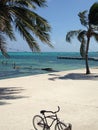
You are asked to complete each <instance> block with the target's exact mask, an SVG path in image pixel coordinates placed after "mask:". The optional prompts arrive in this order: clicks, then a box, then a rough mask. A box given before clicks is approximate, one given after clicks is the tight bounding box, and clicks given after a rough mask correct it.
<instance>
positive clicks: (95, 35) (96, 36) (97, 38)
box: [92, 32, 98, 42]
mask: <svg viewBox="0 0 98 130" xmlns="http://www.w3.org/2000/svg"><path fill="white" fill-rule="evenodd" d="M92 36H93V37H94V39H95V40H96V42H98V33H95V32H93V33H92Z"/></svg>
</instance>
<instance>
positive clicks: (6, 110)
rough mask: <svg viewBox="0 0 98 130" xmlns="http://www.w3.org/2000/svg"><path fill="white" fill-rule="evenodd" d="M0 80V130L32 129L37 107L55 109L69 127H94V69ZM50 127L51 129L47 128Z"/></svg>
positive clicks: (97, 124)
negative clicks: (86, 72) (90, 72)
mask: <svg viewBox="0 0 98 130" xmlns="http://www.w3.org/2000/svg"><path fill="white" fill-rule="evenodd" d="M91 71H92V74H90V75H88V76H87V75H85V70H73V71H65V72H64V71H63V72H55V73H49V74H41V75H35V76H27V77H20V78H11V79H4V80H0V130H34V128H33V125H32V118H33V117H34V115H36V114H40V110H42V109H45V110H53V111H56V110H57V106H60V112H59V113H58V116H59V118H60V119H61V121H64V122H65V123H67V122H69V123H71V124H72V130H98V69H97V68H96V69H92V70H91ZM51 130H53V128H52V129H51Z"/></svg>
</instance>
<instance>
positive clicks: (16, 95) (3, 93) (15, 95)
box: [0, 87, 25, 105]
mask: <svg viewBox="0 0 98 130" xmlns="http://www.w3.org/2000/svg"><path fill="white" fill-rule="evenodd" d="M23 90H24V89H22V88H20V87H5V88H3V87H2V88H0V105H5V104H9V103H7V100H15V99H20V98H25V97H24V96H21V95H20V93H21V92H22V91H23ZM5 100H6V101H5Z"/></svg>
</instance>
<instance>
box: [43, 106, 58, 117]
mask: <svg viewBox="0 0 98 130" xmlns="http://www.w3.org/2000/svg"><path fill="white" fill-rule="evenodd" d="M59 111H60V107H59V106H58V110H57V111H55V112H53V111H46V110H41V111H40V113H41V114H43V115H44V113H45V112H47V113H53V114H56V113H57V112H59Z"/></svg>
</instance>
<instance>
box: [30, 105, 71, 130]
mask: <svg viewBox="0 0 98 130" xmlns="http://www.w3.org/2000/svg"><path fill="white" fill-rule="evenodd" d="M59 111H60V107H59V106H58V110H57V111H55V112H53V111H46V110H41V111H40V113H41V114H42V115H43V116H40V115H35V116H34V117H33V120H32V122H33V126H34V129H35V130H50V128H51V126H52V125H53V124H54V122H55V125H54V128H55V130H71V129H72V125H71V124H70V123H68V124H65V123H63V122H61V121H60V120H59V118H58V116H57V113H58V112H59ZM46 113H51V115H47V116H46ZM48 119H52V121H51V123H50V124H49V123H48Z"/></svg>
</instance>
